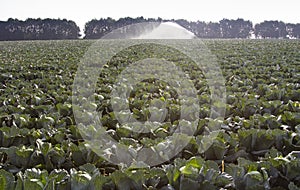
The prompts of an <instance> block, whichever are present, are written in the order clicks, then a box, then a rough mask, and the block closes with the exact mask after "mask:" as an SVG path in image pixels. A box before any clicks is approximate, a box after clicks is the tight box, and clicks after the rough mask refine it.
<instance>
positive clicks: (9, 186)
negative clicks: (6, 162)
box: [0, 169, 15, 190]
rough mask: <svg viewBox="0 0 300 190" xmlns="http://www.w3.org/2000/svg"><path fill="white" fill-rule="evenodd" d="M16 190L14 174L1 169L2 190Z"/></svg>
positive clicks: (0, 184) (0, 187) (0, 183)
mask: <svg viewBox="0 0 300 190" xmlns="http://www.w3.org/2000/svg"><path fill="white" fill-rule="evenodd" d="M14 188H15V177H14V176H13V174H11V173H9V172H7V171H5V170H3V169H0V189H3V190H4V189H5V190H13V189H14Z"/></svg>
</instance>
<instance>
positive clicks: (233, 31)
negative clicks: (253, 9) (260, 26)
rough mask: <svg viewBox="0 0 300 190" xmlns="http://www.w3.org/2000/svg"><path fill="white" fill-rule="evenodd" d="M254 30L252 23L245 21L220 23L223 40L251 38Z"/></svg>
mask: <svg viewBox="0 0 300 190" xmlns="http://www.w3.org/2000/svg"><path fill="white" fill-rule="evenodd" d="M252 28H253V26H252V23H251V22H250V21H245V20H243V19H237V20H228V19H223V20H221V21H220V29H221V35H222V38H249V37H250V36H251V31H252Z"/></svg>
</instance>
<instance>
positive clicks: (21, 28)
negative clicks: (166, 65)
mask: <svg viewBox="0 0 300 190" xmlns="http://www.w3.org/2000/svg"><path fill="white" fill-rule="evenodd" d="M164 21H172V22H176V23H177V24H179V25H181V26H182V27H184V28H186V29H187V30H189V31H191V32H193V33H194V34H195V35H196V36H197V37H199V38H238V39H239V38H242V39H245V38H251V37H254V36H255V37H256V38H283V39H284V38H293V39H295V38H297V39H299V38H300V24H299V23H298V24H291V23H284V22H282V21H264V22H261V23H258V24H256V25H255V26H253V24H252V22H251V21H248V20H243V19H240V18H239V19H236V20H233V19H222V20H220V21H219V22H203V21H192V22H190V21H187V20H185V19H177V20H174V19H172V20H164V19H162V18H160V17H158V18H157V19H155V18H148V19H145V18H144V17H137V18H131V17H124V18H120V19H118V20H115V19H113V18H110V17H108V18H101V19H99V20H96V19H93V20H91V21H89V22H87V23H86V24H85V28H84V34H85V35H84V38H85V39H99V38H101V37H103V36H105V35H106V34H108V33H110V32H111V31H112V30H114V29H117V28H120V27H123V26H128V28H126V29H125V30H127V31H129V30H131V32H138V31H134V30H133V29H132V28H130V25H131V24H135V23H142V22H164ZM125 33H126V32H125ZM79 37H80V29H79V27H78V26H77V25H76V23H75V22H74V21H69V20H66V19H63V20H61V19H32V18H29V19H27V20H25V21H21V20H18V19H11V18H10V19H8V20H7V21H0V40H59V39H78V38H79Z"/></svg>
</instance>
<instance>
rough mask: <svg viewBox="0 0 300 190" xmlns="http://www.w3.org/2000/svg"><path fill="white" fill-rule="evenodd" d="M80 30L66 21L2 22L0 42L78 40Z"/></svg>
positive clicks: (0, 24) (74, 24) (0, 23)
mask: <svg viewBox="0 0 300 190" xmlns="http://www.w3.org/2000/svg"><path fill="white" fill-rule="evenodd" d="M79 33H80V29H79V27H78V26H77V25H76V23H75V22H74V21H69V20H66V19H63V20H60V19H43V20H42V19H32V18H29V19H27V20H25V21H20V20H18V19H8V20H7V21H6V22H3V21H1V22H0V40H59V39H78V37H80V34H79Z"/></svg>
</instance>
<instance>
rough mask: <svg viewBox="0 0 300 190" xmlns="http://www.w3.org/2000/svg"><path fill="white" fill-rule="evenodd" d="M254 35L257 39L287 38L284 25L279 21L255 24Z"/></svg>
mask: <svg viewBox="0 0 300 190" xmlns="http://www.w3.org/2000/svg"><path fill="white" fill-rule="evenodd" d="M254 33H255V36H256V37H257V38H287V34H288V33H287V29H286V25H285V23H283V22H281V21H280V22H279V21H264V22H262V23H259V24H256V25H255V28H254Z"/></svg>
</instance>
